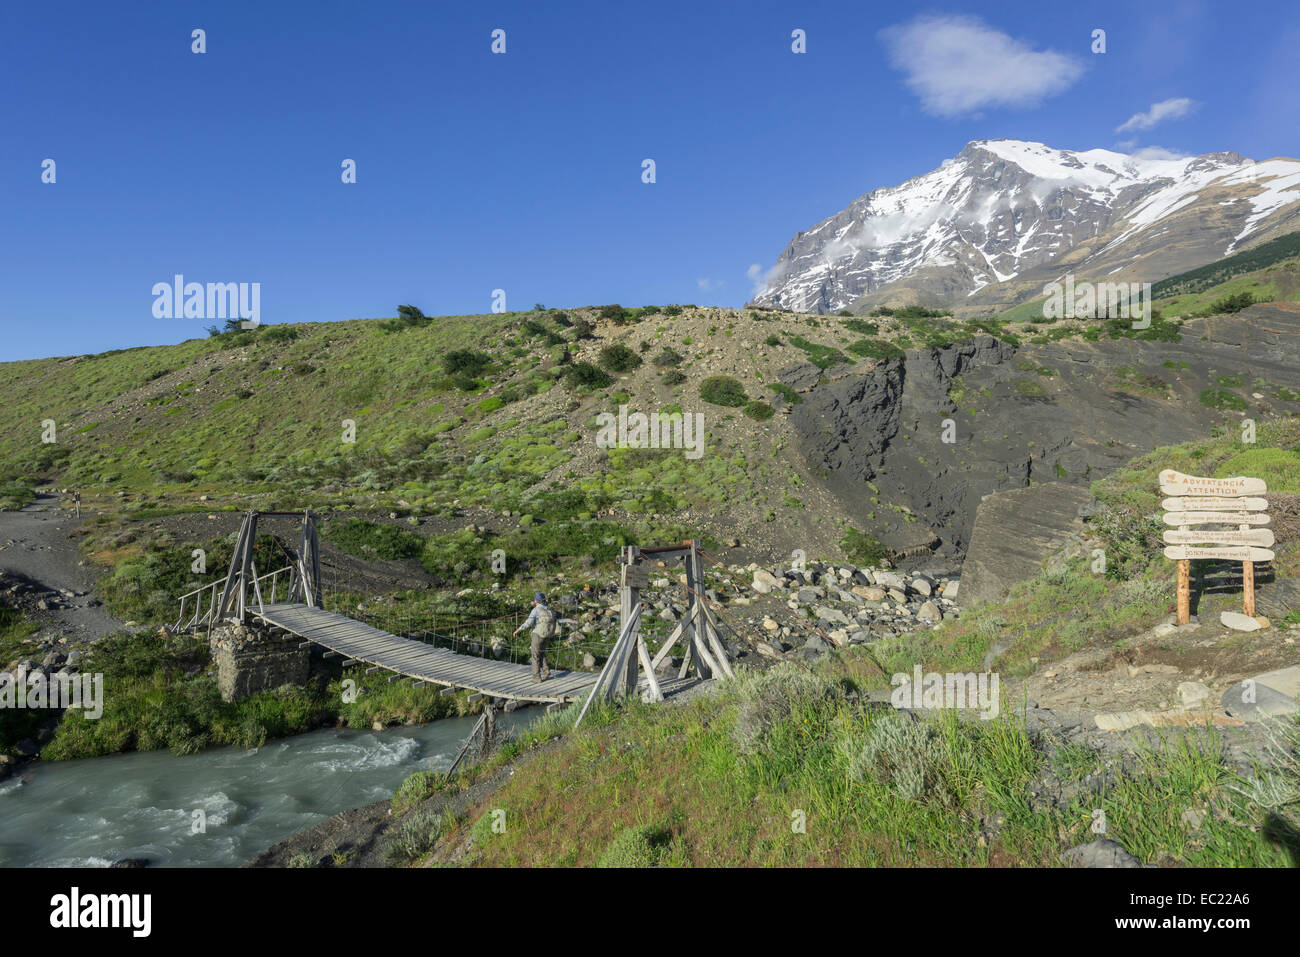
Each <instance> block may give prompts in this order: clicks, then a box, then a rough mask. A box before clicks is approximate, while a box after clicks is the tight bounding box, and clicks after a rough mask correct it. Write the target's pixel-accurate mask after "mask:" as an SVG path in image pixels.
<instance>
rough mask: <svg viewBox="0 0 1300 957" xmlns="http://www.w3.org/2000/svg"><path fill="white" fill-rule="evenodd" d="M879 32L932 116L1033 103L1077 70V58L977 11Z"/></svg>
mask: <svg viewBox="0 0 1300 957" xmlns="http://www.w3.org/2000/svg"><path fill="white" fill-rule="evenodd" d="M880 37H881V39H882V40H883V41H884V43H885V45H886V46H887V47H888V50H889V58H890V60H891V62H892V63H893V65H894V66H895V67H896V68H897V69H899V70H902V71H903V73H905V74H906V76H907V85H908V87H909V88H910V89H911V90H912V92H913V93H915V94H916V95H917V96H919V97H920V98H921V106H922V107H923V108H924V109H925V111H926V112H927V113H932V114H934V115H936V116H945V117H955V116H962V115H966V114H970V113H974V112H975V111H977V110H980V109H982V108H984V107H989V106H1013V107H1029V106H1036V105H1038V103H1040V102H1041V101H1042V100H1043V99H1044V98H1045V97H1049V96H1054V95H1056V94H1058V93H1062V92H1064V91H1065V90H1068V89H1069V88H1070V87H1071V86H1073V85H1074V82H1075V81H1076V80H1077V79H1078V78H1079V77H1080V76H1082V75H1083V61H1082V60H1081V59H1080V58H1078V57H1074V56H1070V55H1068V54H1065V53H1057V52H1055V51H1053V50H1042V51H1035V50H1033V49H1031V48H1030V47H1028V46H1026V45H1025V44H1024V43H1022V42H1020V41H1019V40H1015V39H1013V38H1012V37H1010V36H1008V35H1007V34H1005V33H1002V32H1001V31H999V30H995V29H994V28H993V27H990V26H989V25H988V24H986V23H985V22H984V21H982V20H980V19H979V18H978V17H968V16H923V17H918V18H917V19H915V20H912V21H911V22H909V23H905V24H902V25H899V26H893V27H888V28H886V29H884V30H881V31H880Z"/></svg>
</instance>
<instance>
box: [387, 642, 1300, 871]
mask: <svg viewBox="0 0 1300 957" xmlns="http://www.w3.org/2000/svg"><path fill="white" fill-rule="evenodd" d="M856 686H857V681H856V680H855V677H854V676H853V675H852V674H847V673H845V672H844V671H843V670H836V671H833V672H830V673H825V674H810V673H808V672H805V671H802V670H799V669H797V668H796V667H795V666H793V665H783V666H779V667H778V668H776V669H773V670H772V671H769V672H767V673H764V674H762V675H753V674H742V676H741V677H740V680H739V681H737V682H736V683H735V684H734V685H731V686H729V687H728V688H727V689H726V690H725V691H723V692H722V693H720V694H719V695H717V696H716V697H709V698H703V699H697V700H696V701H693V702H690V703H688V704H685V705H681V706H679V707H673V708H662V707H658V708H656V707H651V706H645V705H640V704H634V705H632V706H630V707H629V708H628V709H627V710H626V711H624V712H621V713H611V714H606V715H602V716H598V717H597V719H596V720H594V721H592V720H589V721H588V722H584V725H583V727H582V728H581V729H580V730H579V731H577V732H569V733H567V734H565V735H564V736H563V737H562V738H561V739H560V740H559V742H558V744H556V745H554V746H552V747H550V748H546V749H542V750H541V751H539V752H537V753H535V754H530V755H528V756H526V757H525V759H524V760H523V761H522V762H521V764H520V765H519V766H518V767H517V768H516V770H515V772H514V773H513V774H512V775H511V776H510V778H509V780H508V782H507V783H506V784H505V785H504V786H503V787H502V788H501V789H500V790H499V791H498V792H497V793H495V794H493V795H492V796H491V797H490V798H489V799H488V800H487V801H486V802H484V803H483V804H482V805H480V806H479V807H478V808H477V809H475V810H474V811H472V812H471V813H470V814H469V815H467V816H466V817H464V818H461V819H460V820H448V819H446V818H444V819H442V820H440V821H437V822H435V826H434V828H433V829H432V830H433V831H434V832H436V833H435V834H434V835H431V837H430V840H429V841H428V842H427V843H426V845H425V846H424V847H421V848H417V851H418V853H415V854H412V855H410V856H412V857H414V858H417V859H418V858H422V857H425V856H426V855H428V853H429V851H430V850H431V851H432V854H431V856H432V859H433V860H434V861H443V860H457V859H458V854H459V853H460V852H462V851H463V850H464V848H465V846H466V842H467V840H468V841H469V853H468V857H467V858H465V859H464V860H463V861H462V863H471V864H477V865H489V866H503V865H504V866H521V865H522V866H553V865H564V866H585V865H598V866H656V865H657V866H687V865H694V866H701V865H704V866H752V865H758V866H772V865H777V866H806V865H832V866H844V865H848V866H855V865H856V866H916V865H918V864H920V865H929V866H988V865H1026V864H1027V865H1037V866H1045V865H1053V864H1055V863H1056V861H1057V857H1058V855H1059V854H1060V853H1061V852H1062V851H1063V850H1065V849H1067V848H1069V847H1072V846H1074V845H1076V844H1081V843H1086V842H1087V841H1089V840H1093V839H1094V837H1095V835H1093V834H1092V833H1091V832H1090V825H1091V824H1092V822H1093V820H1094V819H1095V818H1094V812H1095V810H1096V809H1098V808H1100V809H1101V810H1103V811H1104V812H1105V815H1106V820H1107V825H1108V832H1107V834H1108V836H1109V837H1111V838H1112V839H1114V840H1117V841H1119V842H1120V843H1121V844H1123V845H1124V846H1125V847H1127V848H1129V849H1131V850H1132V852H1133V853H1134V854H1136V855H1137V856H1138V857H1140V858H1142V859H1143V860H1144V861H1149V862H1156V861H1158V862H1161V863H1175V864H1187V865H1193V866H1286V865H1287V864H1288V862H1289V858H1288V856H1287V854H1286V852H1285V850H1284V848H1282V847H1281V846H1280V845H1279V844H1278V843H1277V842H1276V841H1275V840H1273V839H1272V838H1270V837H1269V836H1267V835H1266V834H1265V833H1264V829H1263V828H1258V827H1257V828H1256V829H1253V830H1252V829H1250V828H1247V827H1242V826H1240V825H1238V824H1235V823H1233V820H1232V819H1231V817H1232V816H1235V818H1236V820H1238V821H1245V822H1248V823H1251V824H1254V825H1258V824H1259V823H1260V822H1262V820H1263V819H1264V814H1263V812H1262V810H1261V809H1260V808H1259V807H1258V806H1254V805H1251V804H1249V803H1248V802H1246V801H1245V800H1242V799H1240V798H1239V797H1238V796H1237V795H1236V792H1234V791H1233V790H1232V789H1231V785H1232V784H1233V783H1235V782H1234V779H1233V776H1232V774H1231V773H1230V772H1229V771H1228V770H1227V768H1226V767H1225V766H1224V764H1223V762H1222V760H1221V759H1220V757H1219V756H1218V752H1217V749H1216V744H1215V739H1214V736H1213V734H1212V733H1210V734H1207V735H1206V736H1205V737H1204V738H1202V739H1200V740H1199V742H1193V743H1190V744H1189V743H1181V742H1175V741H1169V742H1165V743H1163V744H1159V745H1156V746H1153V747H1151V748H1148V749H1146V750H1145V751H1141V752H1139V753H1138V754H1137V755H1136V756H1135V757H1134V758H1133V759H1132V760H1131V761H1130V762H1128V763H1127V764H1126V765H1125V766H1124V768H1123V770H1122V771H1121V770H1120V769H1119V768H1116V767H1114V766H1112V767H1111V771H1110V776H1109V779H1108V782H1107V787H1106V788H1105V790H1104V791H1103V792H1102V793H1101V794H1100V795H1097V794H1086V793H1084V794H1080V796H1078V797H1075V798H1073V799H1071V800H1067V801H1066V803H1065V805H1064V806H1063V807H1060V808H1056V809H1044V808H1037V809H1035V808H1033V807H1031V805H1030V803H1029V802H1028V801H1027V790H1028V788H1029V786H1030V784H1031V782H1032V781H1034V780H1037V779H1039V778H1040V777H1041V776H1042V775H1044V774H1048V773H1050V774H1051V775H1053V776H1054V777H1055V778H1056V779H1058V780H1061V781H1065V782H1078V781H1081V780H1082V779H1083V778H1085V777H1086V776H1088V775H1092V774H1099V773H1102V764H1101V760H1100V759H1099V757H1098V756H1097V755H1096V754H1095V753H1093V752H1091V751H1089V750H1087V749H1085V748H1080V747H1062V748H1057V749H1052V750H1047V751H1044V750H1039V749H1036V748H1035V747H1034V746H1033V744H1032V742H1031V741H1030V739H1029V737H1028V736H1027V735H1026V733H1025V731H1024V729H1023V726H1022V725H1021V724H1020V722H1019V721H1018V720H1017V719H1016V718H1015V717H1014V716H1011V715H1010V714H1009V713H1008V712H1006V711H1004V712H1003V715H1002V716H1000V717H998V718H996V719H994V720H992V721H988V722H981V721H972V722H965V721H958V720H956V719H955V718H954V717H953V716H952V714H951V713H949V714H947V715H944V716H942V717H940V718H938V719H928V720H927V721H925V722H924V723H922V724H921V725H911V724H909V723H908V722H907V721H906V720H900V719H899V718H898V717H897V716H896V715H894V714H893V713H892V712H891V711H890V709H889V708H888V706H885V707H883V708H879V707H877V708H868V707H863V706H862V705H860V704H859V703H857V701H856V700H855V699H854V698H853V697H852V692H853V690H854V689H855V687H856ZM846 691H848V692H849V696H847V697H846V695H845V692H846ZM551 723H552V724H554V722H551ZM550 731H551V732H552V733H553V732H554V728H551V729H550ZM1292 733H1293V736H1294V737H1295V739H1296V743H1297V744H1300V726H1297V727H1296V728H1295V729H1294V730H1293V732H1292ZM543 736H545V734H542V735H534V737H543ZM399 794H401V795H402V796H403V797H404V798H405V800H403V801H395V805H396V806H397V807H398V808H399V810H400V808H401V807H403V806H409V805H410V804H411V803H413V802H411V801H410V797H411V794H410V789H408V790H407V791H405V792H399ZM1188 808H1210V809H1211V811H1210V813H1209V815H1208V816H1207V819H1206V823H1205V825H1204V826H1203V827H1202V828H1201V829H1200V831H1199V832H1197V833H1192V832H1191V831H1190V830H1189V829H1188V828H1187V827H1186V825H1185V824H1184V823H1183V822H1182V820H1181V815H1182V813H1183V811H1184V810H1186V809H1188ZM495 812H503V814H496V816H495V819H496V820H498V821H500V822H502V823H503V824H504V830H501V829H500V828H498V829H496V830H494V829H493V827H492V823H493V820H494V813H495ZM407 813H408V820H409V821H412V822H413V823H415V824H417V825H418V822H419V813H420V812H419V811H418V809H417V810H414V811H408V812H407ZM404 826H405V823H404Z"/></svg>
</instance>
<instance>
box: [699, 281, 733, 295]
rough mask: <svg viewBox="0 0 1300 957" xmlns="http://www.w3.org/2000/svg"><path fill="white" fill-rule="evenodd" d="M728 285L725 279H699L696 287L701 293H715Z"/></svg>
mask: <svg viewBox="0 0 1300 957" xmlns="http://www.w3.org/2000/svg"><path fill="white" fill-rule="evenodd" d="M726 284H727V281H726V280H725V279H697V280H695V285H697V286H699V287H700V291H701V292H713V291H714V290H717V289H721V288H722V287H723V286H725V285H726Z"/></svg>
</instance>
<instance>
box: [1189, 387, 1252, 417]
mask: <svg viewBox="0 0 1300 957" xmlns="http://www.w3.org/2000/svg"><path fill="white" fill-rule="evenodd" d="M1200 401H1201V405H1205V406H1209V407H1210V408H1211V409H1218V410H1219V411H1221V412H1227V411H1231V412H1244V411H1246V409H1247V407H1248V403H1247V402H1246V400H1245V399H1243V398H1242V397H1241V396H1239V395H1237V393H1235V392H1229V391H1228V390H1227V389H1203V390H1202V391H1201V395H1200Z"/></svg>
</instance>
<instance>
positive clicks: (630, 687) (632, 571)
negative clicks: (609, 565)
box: [614, 545, 641, 697]
mask: <svg viewBox="0 0 1300 957" xmlns="http://www.w3.org/2000/svg"><path fill="white" fill-rule="evenodd" d="M639 557H640V550H639V549H638V548H637V547H636V546H635V545H627V546H625V547H624V548H623V564H622V568H621V569H619V571H620V573H621V575H620V581H619V589H618V623H619V632H620V634H621V633H622V632H623V631H624V630H626V629H627V627H628V625H629V624H631V623H632V613H633V612H634V611H635V610H636V606H637V605H639V604H641V588H640V575H639V574H638V572H640V571H641V570H640V569H638V568H637V564H636V562H637V559H638V558H639ZM635 627H637V628H638V629H639V627H640V624H639V622H638V623H637V624H636V626H635ZM637 638H638V636H637V635H633V636H632V641H633V642H635V641H636V640H637ZM629 650H631V651H632V653H631V654H629V655H628V656H627V663H626V665H625V667H624V670H623V672H622V674H615V675H614V686H615V693H616V694H618V695H619V696H620V697H621V696H623V695H633V694H635V693H636V684H637V678H638V671H637V665H638V664H639V660H638V655H637V654H636V653H635V647H633V648H631V649H629Z"/></svg>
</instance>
